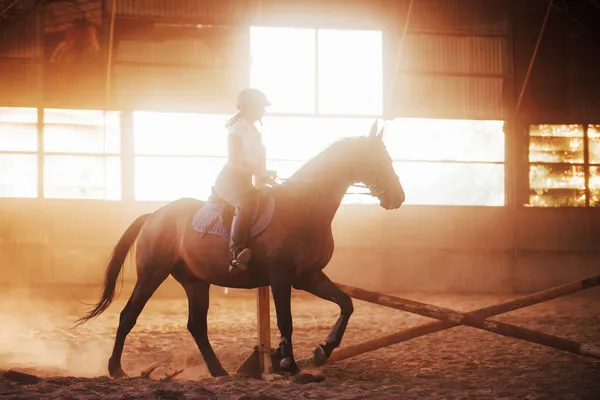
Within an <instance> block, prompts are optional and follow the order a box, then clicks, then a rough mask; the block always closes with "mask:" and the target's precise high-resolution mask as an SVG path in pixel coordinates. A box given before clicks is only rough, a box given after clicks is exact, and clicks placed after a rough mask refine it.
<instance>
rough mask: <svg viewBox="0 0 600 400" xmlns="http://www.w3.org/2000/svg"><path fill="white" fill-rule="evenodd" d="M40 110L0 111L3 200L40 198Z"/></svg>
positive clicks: (0, 195) (3, 109) (0, 188)
mask: <svg viewBox="0 0 600 400" xmlns="http://www.w3.org/2000/svg"><path fill="white" fill-rule="evenodd" d="M37 120H38V118H37V109H35V108H0V197H37V149H38V138H37Z"/></svg>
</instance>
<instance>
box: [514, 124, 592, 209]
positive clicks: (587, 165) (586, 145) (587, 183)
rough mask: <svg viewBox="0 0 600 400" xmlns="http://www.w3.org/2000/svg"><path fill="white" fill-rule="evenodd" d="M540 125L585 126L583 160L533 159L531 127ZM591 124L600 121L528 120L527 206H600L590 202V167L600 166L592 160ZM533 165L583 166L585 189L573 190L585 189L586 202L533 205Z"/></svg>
mask: <svg viewBox="0 0 600 400" xmlns="http://www.w3.org/2000/svg"><path fill="white" fill-rule="evenodd" d="M539 125H581V126H582V127H583V136H582V139H583V162H565V161H559V162H547V161H531V159H530V157H531V150H530V145H531V128H532V127H533V126H539ZM590 125H599V126H600V122H590V121H586V122H583V123H582V122H565V121H552V122H540V121H537V120H534V121H528V122H527V123H526V124H525V131H526V138H527V139H526V143H527V145H526V154H527V162H526V166H527V168H526V173H527V174H526V177H527V200H526V201H525V207H529V208H538V209H545V208H597V207H600V203H598V205H596V206H594V205H591V204H590V198H591V190H590V169H591V167H598V168H600V162H590V146H589V143H590V141H589V139H590V138H589V135H588V129H589V126H590ZM533 165H541V166H560V167H566V166H570V167H581V168H583V179H584V187H583V189H573V190H583V192H584V197H585V199H584V204H583V205H581V206H577V205H552V206H537V205H532V204H530V197H531V195H532V193H533V191H534V189H532V187H531V181H530V178H529V173H530V170H531V166H533Z"/></svg>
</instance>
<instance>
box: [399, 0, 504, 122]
mask: <svg viewBox="0 0 600 400" xmlns="http://www.w3.org/2000/svg"><path fill="white" fill-rule="evenodd" d="M440 3H441V2H440V1H434V0H425V1H419V2H415V6H414V8H413V15H412V17H411V21H410V25H409V34H408V35H407V37H406V39H405V44H404V49H403V53H402V56H401V59H400V62H399V65H398V67H399V70H398V71H397V72H396V73H395V79H394V78H392V81H395V85H394V92H393V96H392V97H391V100H390V103H391V104H390V105H389V109H390V112H391V114H392V115H393V116H404V117H423V118H463V119H503V118H504V117H505V114H506V103H507V99H508V98H509V97H508V95H509V94H510V93H507V90H508V87H509V86H508V83H509V82H510V79H511V74H512V68H511V54H510V50H511V46H510V43H511V42H510V37H509V35H508V25H509V24H508V20H507V10H506V3H504V4H505V5H504V7H502V4H500V5H499V3H503V2H495V1H489V0H477V1H475V0H463V1H460V2H459V1H451V2H447V1H446V2H444V6H441V4H440ZM394 42H395V43H394ZM398 42H399V37H398V36H396V38H395V40H394V41H392V45H391V46H390V47H391V49H392V50H393V51H392V54H391V62H390V65H395V63H396V58H397V54H395V53H396V52H397V49H398V47H399V46H398V45H397V43H398ZM391 74H392V76H393V75H394V72H391Z"/></svg>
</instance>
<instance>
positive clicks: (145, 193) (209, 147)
mask: <svg viewBox="0 0 600 400" xmlns="http://www.w3.org/2000/svg"><path fill="white" fill-rule="evenodd" d="M229 118H230V116H228V115H200V114H182V113H155V112H134V113H133V137H134V153H135V160H134V169H135V199H136V200H141V201H172V200H176V199H178V198H181V197H193V198H199V199H203V200H206V199H207V198H208V197H209V196H210V194H211V189H212V186H213V185H214V182H215V179H216V178H217V174H218V173H219V171H220V170H221V168H223V165H224V164H225V162H226V160H227V159H226V156H227V129H226V128H225V123H226V122H227V120H228V119H229Z"/></svg>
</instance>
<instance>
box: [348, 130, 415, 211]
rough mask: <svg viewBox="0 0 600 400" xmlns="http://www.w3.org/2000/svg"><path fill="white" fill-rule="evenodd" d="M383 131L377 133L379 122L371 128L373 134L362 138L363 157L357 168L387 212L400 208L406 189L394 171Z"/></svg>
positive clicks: (361, 177)
mask: <svg viewBox="0 0 600 400" xmlns="http://www.w3.org/2000/svg"><path fill="white" fill-rule="evenodd" d="M383 131H384V128H381V130H380V131H379V132H377V121H375V122H374V123H373V126H372V127H371V133H370V134H369V135H368V136H367V137H365V138H362V139H361V141H362V142H363V143H362V145H361V147H362V150H361V153H362V157H360V162H359V163H358V165H356V167H358V170H357V173H358V175H359V176H360V178H359V179H360V181H361V182H362V183H363V184H364V185H366V186H367V187H368V188H369V190H370V191H371V194H372V195H373V196H375V197H377V198H378V199H379V204H380V205H381V207H383V208H385V209H386V210H394V209H396V208H399V207H400V206H401V205H402V203H404V200H405V194H404V189H403V188H402V184H401V183H400V179H399V178H398V176H397V175H396V172H395V171H394V166H393V164H392V158H391V157H390V155H389V153H388V151H387V149H386V147H385V144H384V143H383Z"/></svg>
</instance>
